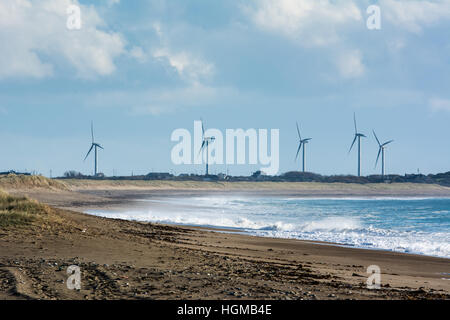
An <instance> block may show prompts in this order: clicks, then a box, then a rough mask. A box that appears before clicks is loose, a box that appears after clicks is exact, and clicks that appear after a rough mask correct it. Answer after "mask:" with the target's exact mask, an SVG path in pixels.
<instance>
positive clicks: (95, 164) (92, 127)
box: [83, 122, 103, 176]
mask: <svg viewBox="0 0 450 320" xmlns="http://www.w3.org/2000/svg"><path fill="white" fill-rule="evenodd" d="M91 136H92V144H91V148H90V149H89V151H88V153H87V154H86V157H84V160H83V161H86V159H87V157H88V156H89V154H90V153H91V151H92V149H94V155H95V159H94V176H97V148H100V149H103V147H102V146H101V145H100V144H98V143H96V142H95V141H94V122H91Z"/></svg>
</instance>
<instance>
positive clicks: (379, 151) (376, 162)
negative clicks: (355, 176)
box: [375, 147, 382, 168]
mask: <svg viewBox="0 0 450 320" xmlns="http://www.w3.org/2000/svg"><path fill="white" fill-rule="evenodd" d="M381 149H382V148H381V147H380V148H379V149H378V155H377V161H375V168H376V167H377V164H378V159H379V158H380V153H381Z"/></svg>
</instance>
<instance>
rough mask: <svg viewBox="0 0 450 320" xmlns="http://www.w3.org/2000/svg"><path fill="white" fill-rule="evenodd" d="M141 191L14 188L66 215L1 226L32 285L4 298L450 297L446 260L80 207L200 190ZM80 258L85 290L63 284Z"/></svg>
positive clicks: (1, 287) (4, 292) (6, 255)
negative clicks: (41, 223) (371, 273)
mask: <svg viewBox="0 0 450 320" xmlns="http://www.w3.org/2000/svg"><path fill="white" fill-rule="evenodd" d="M67 185H68V184H67ZM152 188H153V187H152ZM140 189H141V190H136V189H135V186H131V187H129V188H124V187H123V186H122V189H120V188H119V189H117V190H114V189H111V188H109V187H106V188H105V187H103V188H100V187H96V188H94V189H92V188H91V189H89V188H86V187H83V188H80V187H77V188H74V187H73V186H70V185H69V188H68V189H67V190H55V189H51V190H50V189H48V188H28V189H26V188H22V189H20V188H15V189H9V190H7V191H8V192H9V193H11V194H14V195H23V194H25V195H27V196H29V197H30V198H33V199H36V200H39V201H41V202H44V203H47V204H49V205H51V206H54V207H57V208H58V209H55V212H56V214H57V215H58V217H60V218H61V219H63V221H64V223H63V224H62V225H58V226H51V227H50V228H48V229H45V232H43V229H42V228H41V227H37V228H30V229H26V230H21V231H20V232H17V231H14V230H7V231H6V232H5V231H3V232H2V234H1V235H0V242H1V245H2V252H1V254H0V262H1V267H0V273H2V274H3V275H5V276H6V277H10V278H11V279H16V280H15V281H16V283H20V281H23V282H24V283H25V284H27V285H23V286H20V285H14V286H11V285H10V286H9V287H8V285H7V284H5V283H0V292H1V293H0V298H43V299H52V298H56V299H137V298H151V299H236V298H245V299H450V280H449V278H450V277H449V276H448V273H449V272H450V260H449V259H445V258H437V257H430V256H423V255H415V254H405V253H397V252H392V251H384V250H371V249H359V248H350V247H343V246H341V245H339V244H333V243H322V242H317V241H307V240H296V239H281V238H269V237H257V236H250V235H245V234H235V233H226V232H225V233H224V232H220V230H213V229H210V228H201V227H186V226H174V225H163V224H154V223H139V222H132V221H126V220H117V219H106V218H100V217H95V216H91V215H86V214H83V213H80V211H83V210H84V209H85V208H103V209H105V210H107V209H110V208H114V207H115V208H117V207H121V206H127V205H129V204H130V201H132V199H133V200H134V199H135V198H136V196H137V197H139V196H149V195H150V196H153V197H154V196H161V195H162V194H165V195H166V196H179V195H180V194H192V193H195V192H197V190H189V189H188V190H186V189H184V190H179V189H178V190H173V189H171V190H167V189H166V190H161V188H160V189H154V188H153V189H152V190H149V189H148V188H144V190H142V188H140ZM408 189H409V188H408ZM430 189H433V188H430ZM438 189H441V188H440V187H439V188H438ZM447 189H449V190H450V188H447ZM449 190H445V188H443V189H441V194H444V193H445V192H449ZM222 191H223V190H222ZM410 191H411V190H409V192H404V190H402V192H399V193H401V194H403V195H404V194H406V193H407V194H408V195H410V194H412V193H411V192H410ZM416 191H417V190H416ZM214 192H215V191H213V193H214ZM230 192H235V190H232V191H230ZM252 192H254V191H252ZM258 192H261V191H258ZM283 192H284V191H283ZM288 193H289V192H288ZM295 193H296V194H298V191H295ZM424 193H426V192H424ZM225 194H229V193H228V191H226V192H225ZM448 194H449V195H450V192H449V193H448ZM321 195H322V194H321ZM417 195H420V196H423V194H419V192H417V193H416V194H415V196H417ZM366 196H367V195H366ZM130 197H131V198H132V199H131V198H130ZM71 210H73V211H71ZM216 231H219V232H216ZM42 261H44V262H42ZM55 263H56V265H55ZM74 263H78V264H80V265H81V269H82V270H84V272H85V274H84V276H83V277H84V282H87V284H85V287H84V288H83V289H82V290H81V291H80V292H73V291H72V292H71V291H67V290H64V283H60V282H56V283H55V277H56V278H57V280H58V281H61V280H63V279H64V277H65V273H64V272H63V271H64V268H62V269H61V267H62V266H66V265H68V264H74ZM369 265H379V266H380V269H381V277H382V281H381V289H380V290H369V289H367V288H366V280H367V276H368V274H367V270H366V269H367V267H368V266H369ZM50 269H51V270H52V271H51V272H50ZM60 269H61V270H60ZM144 275H146V276H144ZM19 279H22V280H20V281H19ZM444 279H445V280H444ZM12 283H14V281H12ZM96 283H97V284H96ZM102 288H103V289H102ZM14 292H15V293H14Z"/></svg>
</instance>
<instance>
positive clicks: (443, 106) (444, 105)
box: [429, 98, 450, 112]
mask: <svg viewBox="0 0 450 320" xmlns="http://www.w3.org/2000/svg"><path fill="white" fill-rule="evenodd" d="M429 106H430V108H431V109H432V110H433V111H449V112H450V100H449V99H441V98H432V99H430V100H429Z"/></svg>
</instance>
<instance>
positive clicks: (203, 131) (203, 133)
mask: <svg viewBox="0 0 450 320" xmlns="http://www.w3.org/2000/svg"><path fill="white" fill-rule="evenodd" d="M200 121H201V122H202V138H203V137H204V136H205V127H204V126H203V119H202V118H200Z"/></svg>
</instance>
